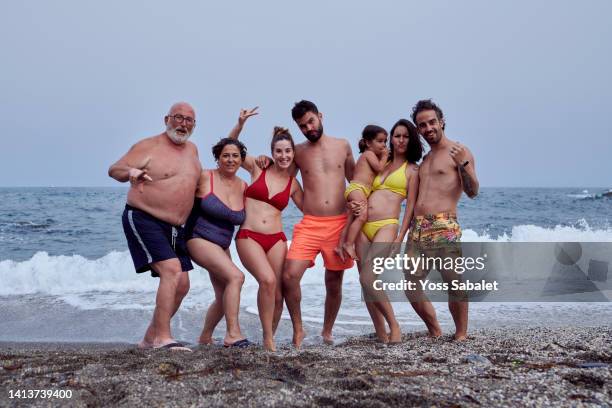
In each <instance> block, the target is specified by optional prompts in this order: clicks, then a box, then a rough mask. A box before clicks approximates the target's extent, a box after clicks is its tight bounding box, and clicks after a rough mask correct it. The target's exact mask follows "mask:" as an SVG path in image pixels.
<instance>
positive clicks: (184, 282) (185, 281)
mask: <svg viewBox="0 0 612 408" xmlns="http://www.w3.org/2000/svg"><path fill="white" fill-rule="evenodd" d="M188 292H189V274H188V273H187V272H181V274H180V276H179V281H178V285H177V287H176V293H175V296H174V308H173V312H172V316H174V315H175V314H176V312H177V311H178V309H179V307H180V306H181V302H182V301H183V299H184V298H185V296H187V293H188ZM154 340H155V326H154V325H153V320H151V323H149V327H148V328H147V331H146V332H145V336H144V338H143V340H142V341H141V342H140V343H138V347H139V348H151V347H153V342H154Z"/></svg>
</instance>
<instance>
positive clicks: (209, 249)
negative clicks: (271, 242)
mask: <svg viewBox="0 0 612 408" xmlns="http://www.w3.org/2000/svg"><path fill="white" fill-rule="evenodd" d="M187 247H188V249H189V253H190V254H191V257H192V258H193V260H194V261H196V263H197V264H198V265H200V266H201V267H203V268H205V269H206V270H208V273H209V274H210V275H211V282H213V286H214V285H215V280H216V281H217V283H222V284H223V286H224V287H223V290H222V291H223V296H222V298H221V299H219V297H216V299H215V302H214V303H213V305H211V308H213V314H212V317H216V316H217V315H218V310H217V308H218V307H219V301H220V300H221V301H222V309H223V312H224V315H225V323H226V333H225V337H224V339H223V342H224V343H225V344H226V345H229V344H233V343H235V342H236V341H238V340H242V339H244V336H243V335H242V332H241V331H240V323H239V320H238V313H239V311H240V290H241V289H242V284H243V283H244V274H243V273H242V272H240V270H238V268H237V267H236V265H234V263H233V262H232V259H231V258H230V256H229V252H228V251H224V250H223V249H222V248H221V247H220V246H219V245H217V244H214V243H212V242H209V241H206V240H204V239H199V238H196V239H191V240H189V241H188V242H187ZM213 276H214V280H213V279H212V278H213ZM217 286H220V285H217ZM209 312H210V310H209ZM207 317H208V316H207ZM207 320H208V319H207ZM206 329H208V327H206ZM203 334H204V332H203Z"/></svg>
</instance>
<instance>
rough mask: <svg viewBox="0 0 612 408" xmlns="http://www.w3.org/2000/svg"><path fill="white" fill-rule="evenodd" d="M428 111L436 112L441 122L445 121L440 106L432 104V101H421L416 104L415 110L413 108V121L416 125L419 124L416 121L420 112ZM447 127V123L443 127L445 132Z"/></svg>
mask: <svg viewBox="0 0 612 408" xmlns="http://www.w3.org/2000/svg"><path fill="white" fill-rule="evenodd" d="M426 110H432V111H434V112H436V116H437V117H438V120H439V121H441V120H442V119H444V114H443V113H442V109H440V107H439V106H438V105H436V104H435V103H434V102H432V101H431V99H421V100H420V101H418V102H417V103H416V105H414V108H412V121H413V122H414V123H417V121H416V117H417V114H418V113H419V112H422V111H426ZM445 127H446V121H445V122H444V124H443V125H442V130H444V128H445Z"/></svg>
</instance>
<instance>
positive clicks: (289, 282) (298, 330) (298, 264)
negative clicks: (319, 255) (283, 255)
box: [283, 259, 310, 348]
mask: <svg viewBox="0 0 612 408" xmlns="http://www.w3.org/2000/svg"><path fill="white" fill-rule="evenodd" d="M309 265H310V261H303V260H295V259H287V260H285V266H284V268H283V295H284V296H285V303H287V309H288V310H289V315H290V316H291V323H292V324H293V345H294V346H295V347H297V348H300V346H301V345H302V341H303V340H304V336H305V333H304V327H303V325H302V310H301V307H300V302H301V301H302V289H301V288H300V281H301V280H302V276H304V272H306V268H308V266H309Z"/></svg>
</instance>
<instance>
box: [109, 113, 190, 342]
mask: <svg viewBox="0 0 612 408" xmlns="http://www.w3.org/2000/svg"><path fill="white" fill-rule="evenodd" d="M164 121H165V124H166V131H165V132H163V133H161V134H159V135H157V136H153V137H149V138H146V139H143V140H141V141H139V142H138V143H136V144H135V145H134V146H132V148H131V149H130V150H129V151H128V152H127V153H126V154H125V155H124V156H123V157H121V158H120V159H119V160H118V161H117V162H116V163H115V164H113V165H112V166H111V167H110V168H109V170H108V175H109V176H110V177H112V178H114V179H115V180H117V181H119V182H122V183H124V182H126V181H129V182H130V184H131V186H130V190H129V192H128V195H127V204H126V206H125V210H124V212H123V230H124V232H125V236H126V238H127V241H128V247H129V249H130V254H131V256H132V260H133V261H134V267H135V269H136V272H137V273H142V272H145V271H149V270H150V271H151V276H153V277H159V278H160V280H159V287H158V289H157V297H156V301H155V311H154V313H153V318H152V320H151V323H150V324H149V327H148V328H147V331H146V332H145V335H144V338H143V340H142V341H141V342H140V343H139V344H138V347H140V348H166V349H170V350H183V351H191V350H190V349H188V348H186V347H183V345H182V344H180V343H178V342H177V341H176V340H174V338H173V337H172V334H171V332H170V320H171V318H172V316H174V314H175V313H176V311H177V310H178V308H179V306H180V305H181V302H182V300H183V298H184V297H185V295H187V292H188V291H189V275H188V273H187V272H188V271H189V270H191V269H193V266H192V265H191V260H190V259H189V255H188V254H187V249H186V245H185V237H184V232H183V227H182V226H183V224H185V221H186V220H187V217H188V216H189V213H190V212H191V208H192V205H193V200H194V196H195V191H196V186H197V184H198V179H199V177H200V172H201V165H200V160H199V158H198V151H197V148H196V146H195V145H194V144H193V143H191V142H189V141H187V139H189V136H191V133H192V132H193V129H194V127H195V112H194V110H193V108H192V107H191V106H190V105H189V104H188V103H185V102H179V103H176V104H174V105H172V107H171V108H170V111H169V112H168V114H167V115H166V116H165V118H164Z"/></svg>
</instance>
